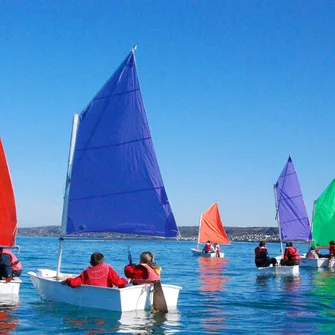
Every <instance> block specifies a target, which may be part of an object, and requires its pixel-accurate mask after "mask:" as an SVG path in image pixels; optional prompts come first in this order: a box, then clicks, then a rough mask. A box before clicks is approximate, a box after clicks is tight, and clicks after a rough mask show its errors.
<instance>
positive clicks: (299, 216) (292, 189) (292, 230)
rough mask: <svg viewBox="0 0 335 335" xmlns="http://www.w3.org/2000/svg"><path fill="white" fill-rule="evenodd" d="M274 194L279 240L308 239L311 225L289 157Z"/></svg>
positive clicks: (310, 237)
mask: <svg viewBox="0 0 335 335" xmlns="http://www.w3.org/2000/svg"><path fill="white" fill-rule="evenodd" d="M275 196H276V200H277V220H278V225H279V232H280V239H281V241H310V240H311V239H312V233H311V225H310V222H309V219H308V216H307V211H306V207H305V203H304V199H303V197H302V193H301V189H300V185H299V181H298V176H297V173H296V171H295V169H294V165H293V162H292V159H291V157H289V158H288V161H287V164H286V165H285V167H284V169H283V171H282V173H281V174H280V176H279V178H278V181H277V183H276V184H275Z"/></svg>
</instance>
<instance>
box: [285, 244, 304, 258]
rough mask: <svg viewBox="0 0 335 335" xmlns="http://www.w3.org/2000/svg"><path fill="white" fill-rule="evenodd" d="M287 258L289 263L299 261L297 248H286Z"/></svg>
mask: <svg viewBox="0 0 335 335" xmlns="http://www.w3.org/2000/svg"><path fill="white" fill-rule="evenodd" d="M286 250H287V258H288V259H289V260H291V261H300V259H301V258H300V256H299V252H298V249H297V248H294V247H287V248H286Z"/></svg>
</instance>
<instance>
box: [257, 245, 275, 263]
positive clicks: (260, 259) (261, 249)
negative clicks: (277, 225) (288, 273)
mask: <svg viewBox="0 0 335 335" xmlns="http://www.w3.org/2000/svg"><path fill="white" fill-rule="evenodd" d="M271 264H272V265H273V266H276V265H277V260H276V259H275V258H270V257H269V254H268V249H267V247H266V242H265V241H260V242H259V246H258V247H257V248H255V265H256V266H257V267H258V268H263V267H267V266H270V265H271Z"/></svg>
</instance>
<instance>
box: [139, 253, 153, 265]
mask: <svg viewBox="0 0 335 335" xmlns="http://www.w3.org/2000/svg"><path fill="white" fill-rule="evenodd" d="M153 262H154V255H153V254H152V253H151V252H150V251H145V252H142V253H141V255H140V263H144V264H150V263H153Z"/></svg>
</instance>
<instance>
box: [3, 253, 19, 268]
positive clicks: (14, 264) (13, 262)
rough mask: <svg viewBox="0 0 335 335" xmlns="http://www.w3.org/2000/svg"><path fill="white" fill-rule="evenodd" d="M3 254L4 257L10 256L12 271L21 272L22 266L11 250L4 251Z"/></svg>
mask: <svg viewBox="0 0 335 335" xmlns="http://www.w3.org/2000/svg"><path fill="white" fill-rule="evenodd" d="M2 253H3V254H4V255H9V256H10V266H11V267H12V270H14V271H20V270H22V264H21V263H20V261H19V260H18V259H17V257H16V256H15V255H14V254H13V253H12V252H11V251H10V250H9V249H2Z"/></svg>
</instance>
